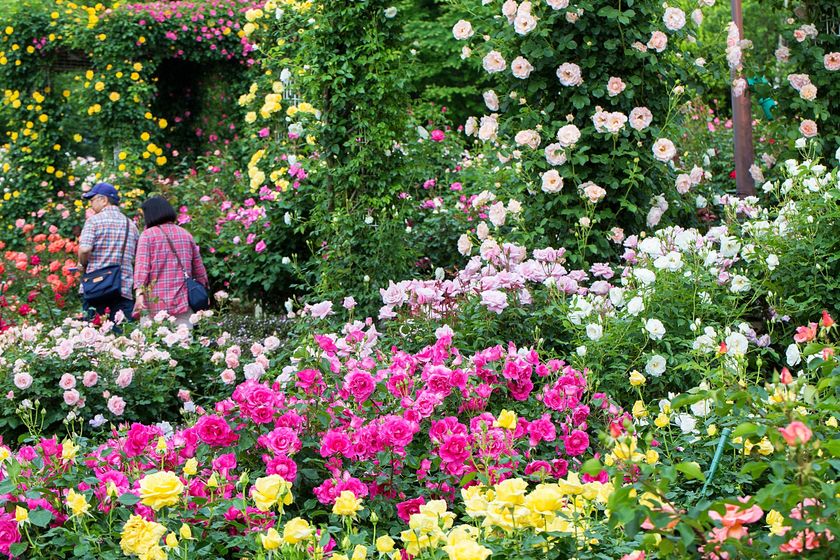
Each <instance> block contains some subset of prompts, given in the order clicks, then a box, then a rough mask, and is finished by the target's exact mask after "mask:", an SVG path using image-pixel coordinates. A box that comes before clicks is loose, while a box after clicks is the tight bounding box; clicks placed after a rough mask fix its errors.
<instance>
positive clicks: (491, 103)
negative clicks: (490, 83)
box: [482, 89, 499, 111]
mask: <svg viewBox="0 0 840 560" xmlns="http://www.w3.org/2000/svg"><path fill="white" fill-rule="evenodd" d="M482 96H483V97H484V104H485V105H487V108H488V109H490V110H491V111H498V110H499V96H498V95H496V92H495V91H493V90H492V89H491V90H488V91H485V92H484V93H483V94H482Z"/></svg>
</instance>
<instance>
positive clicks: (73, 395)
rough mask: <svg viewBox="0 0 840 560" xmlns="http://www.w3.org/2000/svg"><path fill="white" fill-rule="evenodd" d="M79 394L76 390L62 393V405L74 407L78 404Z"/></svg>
mask: <svg viewBox="0 0 840 560" xmlns="http://www.w3.org/2000/svg"><path fill="white" fill-rule="evenodd" d="M79 397H80V395H79V392H78V391H77V390H76V389H70V390H69V391H64V404H66V405H67V406H75V405H76V404H78V403H79Z"/></svg>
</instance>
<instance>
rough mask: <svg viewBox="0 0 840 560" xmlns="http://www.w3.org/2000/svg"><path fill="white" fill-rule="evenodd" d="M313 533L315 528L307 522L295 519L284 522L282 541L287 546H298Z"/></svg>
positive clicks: (298, 518)
mask: <svg viewBox="0 0 840 560" xmlns="http://www.w3.org/2000/svg"><path fill="white" fill-rule="evenodd" d="M314 533H315V528H314V527H312V526H311V525H310V524H309V522H308V521H306V520H305V519H301V518H300V517H295V518H294V519H290V520H289V521H287V522H286V525H285V527H283V541H284V542H286V543H288V544H298V543H299V542H302V541H305V540H308V539H309V538H310V537H311V536H312V535H313V534H314Z"/></svg>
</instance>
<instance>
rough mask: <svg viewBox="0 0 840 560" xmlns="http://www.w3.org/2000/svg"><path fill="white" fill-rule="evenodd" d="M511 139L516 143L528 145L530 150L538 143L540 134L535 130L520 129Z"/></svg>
mask: <svg viewBox="0 0 840 560" xmlns="http://www.w3.org/2000/svg"><path fill="white" fill-rule="evenodd" d="M513 139H514V141H515V142H516V144H517V145H519V146H528V147H529V148H531V149H532V150H535V149H537V147H538V146H539V145H540V135H539V134H538V133H537V131H536V130H520V131H519V132H517V133H516V136H514V138H513Z"/></svg>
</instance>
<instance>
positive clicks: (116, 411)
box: [108, 395, 125, 416]
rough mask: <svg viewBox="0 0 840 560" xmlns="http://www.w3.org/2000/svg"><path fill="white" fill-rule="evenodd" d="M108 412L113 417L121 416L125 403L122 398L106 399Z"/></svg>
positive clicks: (115, 396)
mask: <svg viewBox="0 0 840 560" xmlns="http://www.w3.org/2000/svg"><path fill="white" fill-rule="evenodd" d="M108 410H110V411H111V414H113V415H114V416H122V414H123V412H125V401H124V400H123V398H122V397H120V396H117V395H113V396H112V397H111V398H109V399H108Z"/></svg>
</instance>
